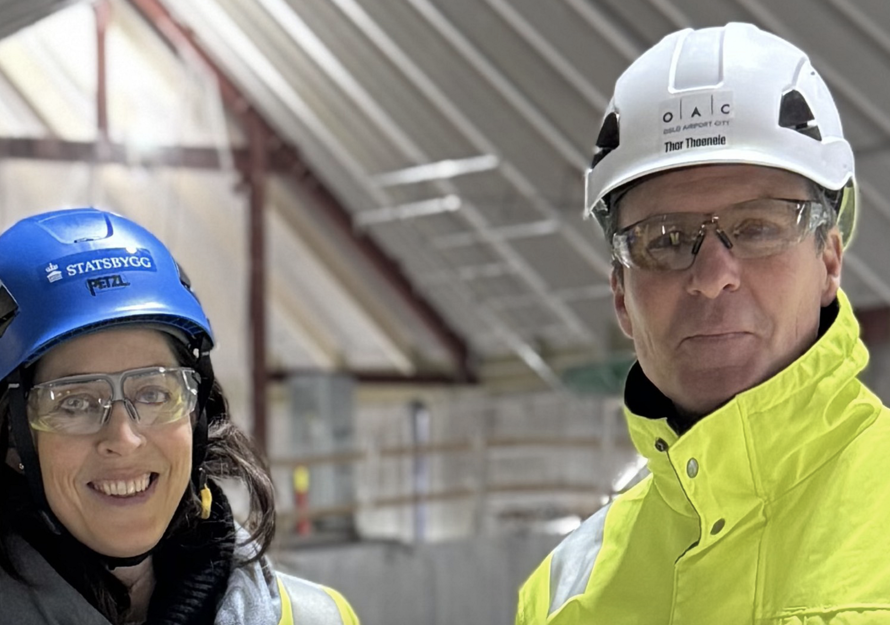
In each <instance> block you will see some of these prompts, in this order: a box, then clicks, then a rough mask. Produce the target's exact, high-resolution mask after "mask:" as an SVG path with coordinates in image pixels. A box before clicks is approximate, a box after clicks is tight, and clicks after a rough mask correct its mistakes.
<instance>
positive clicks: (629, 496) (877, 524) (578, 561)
mask: <svg viewBox="0 0 890 625" xmlns="http://www.w3.org/2000/svg"><path fill="white" fill-rule="evenodd" d="M838 304H839V309H838V312H837V317H836V319H835V320H834V322H833V323H831V325H830V327H828V329H827V330H826V331H825V332H824V334H823V335H822V336H821V337H820V339H819V340H818V341H817V342H816V344H815V345H814V346H813V347H812V348H810V349H809V350H808V351H807V352H806V353H805V354H804V355H803V356H801V357H800V358H799V359H798V360H797V361H795V362H794V363H792V364H791V365H790V366H789V367H787V368H786V369H784V370H783V371H780V372H779V373H778V374H776V375H775V376H774V377H773V378H771V379H769V380H767V381H766V382H764V383H763V384H761V385H759V386H757V387H755V388H753V389H750V390H748V391H745V392H743V393H740V394H739V395H738V396H736V397H735V398H734V399H733V400H732V401H730V402H729V403H728V404H726V405H724V406H722V407H721V408H719V409H718V410H717V411H715V412H713V413H712V414H710V415H708V416H707V417H706V418H704V419H702V420H701V421H700V422H698V423H697V424H696V425H695V426H693V427H692V429H691V430H689V431H688V432H686V433H685V434H684V435H683V436H678V435H677V434H676V433H675V432H674V430H673V429H672V428H671V427H670V426H669V425H668V424H667V422H666V419H663V418H661V419H659V418H645V417H642V416H638V415H635V414H632V413H631V412H630V411H629V410H626V412H625V416H626V418H627V422H628V427H629V430H630V434H631V438H632V440H633V442H634V445H635V446H636V448H637V449H638V451H639V452H640V453H641V454H642V455H644V456H645V457H646V458H647V459H648V463H649V470H650V471H651V473H652V474H651V475H649V476H648V477H647V478H646V479H644V480H643V481H642V482H640V483H639V484H638V485H637V486H635V487H634V488H632V489H631V490H630V491H628V492H627V493H625V494H623V495H621V496H620V497H618V498H617V499H615V500H614V501H613V502H612V503H611V504H609V505H608V506H607V507H606V508H603V509H602V510H600V511H599V512H597V513H596V514H595V515H593V516H592V517H591V518H589V519H588V520H587V521H585V523H583V524H582V525H581V527H580V528H579V529H578V530H576V531H575V532H574V533H573V534H571V535H570V536H568V537H567V538H566V540H565V541H563V542H562V543H561V544H560V545H559V546H558V547H557V548H556V549H555V550H554V551H553V552H552V553H551V554H550V555H549V556H548V557H547V558H546V559H545V560H544V562H543V563H542V564H541V565H540V567H538V569H537V570H536V571H535V572H534V573H533V574H532V576H531V577H530V578H529V580H528V581H527V582H526V583H525V585H524V586H523V588H522V590H521V591H520V597H519V609H518V614H517V618H516V623H517V625H543V624H545V623H546V624H547V625H581V624H584V625H600V624H608V625H624V624H628V625H629V624H631V623H633V624H637V623H646V624H647V625H660V624H664V625H667V624H681V625H682V624H690V625H698V624H702V623H720V624H721V625H734V624H739V625H747V624H752V625H753V624H756V625H823V624H831V625H841V624H843V625H866V624H869V625H871V624H875V623H878V624H880V623H890V486H888V480H890V477H888V476H890V411H888V409H887V408H885V407H884V406H883V405H882V404H881V402H880V400H879V399H878V398H877V397H876V396H875V395H874V394H872V393H871V392H870V391H869V390H868V389H866V388H865V387H864V386H863V385H862V384H861V383H860V382H859V380H858V379H857V377H856V376H857V375H858V374H859V372H860V371H861V370H862V369H863V368H864V367H865V365H866V364H867V362H868V353H867V351H866V349H865V346H864V345H863V344H862V343H861V341H860V340H859V326H858V324H857V322H856V320H855V318H854V317H853V313H852V310H851V307H850V303H849V301H848V300H847V298H846V297H845V295H844V294H843V293H839V294H838ZM632 391H633V389H632V388H630V387H629V389H628V393H630V392H632ZM649 416H650V417H652V415H649Z"/></svg>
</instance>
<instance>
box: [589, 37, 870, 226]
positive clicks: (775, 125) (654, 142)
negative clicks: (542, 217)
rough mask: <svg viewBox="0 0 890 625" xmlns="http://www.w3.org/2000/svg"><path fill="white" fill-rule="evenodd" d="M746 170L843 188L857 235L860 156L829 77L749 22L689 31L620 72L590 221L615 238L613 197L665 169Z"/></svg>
mask: <svg viewBox="0 0 890 625" xmlns="http://www.w3.org/2000/svg"><path fill="white" fill-rule="evenodd" d="M718 163H745V164H751V165H763V166H766V167H776V168H779V169H784V170H787V171H791V172H795V173H797V174H800V175H801V176H804V177H805V178H808V179H810V180H812V181H813V182H815V183H816V184H818V185H820V186H822V187H824V188H825V189H828V190H830V191H837V192H839V193H838V201H837V209H838V212H839V214H838V223H839V225H840V228H841V233H842V236H843V240H844V243H846V242H847V241H848V240H849V238H850V235H851V233H852V230H853V221H854V217H855V214H856V204H857V197H856V196H857V186H856V183H855V177H854V172H853V150H852V148H851V147H850V144H849V143H848V142H847V141H846V140H845V139H844V135H843V130H842V129H841V120H840V116H839V115H838V111H837V107H836V106H835V103H834V100H833V99H832V97H831V93H829V91H828V87H827V86H826V84H825V81H823V80H822V77H821V76H820V75H819V74H818V73H817V72H816V70H815V69H813V67H812V65H810V60H809V58H808V57H807V55H806V54H805V53H804V52H803V51H801V50H800V49H799V48H797V47H795V46H794V45H792V44H790V43H788V42H787V41H785V40H784V39H780V38H779V37H776V36H775V35H772V34H770V33H766V32H764V31H762V30H760V29H759V28H757V27H756V26H753V25H751V24H739V23H731V24H727V25H726V26H723V27H720V28H703V29H701V30H692V29H686V30H681V31H678V32H675V33H672V34H670V35H668V36H666V37H665V38H664V39H662V40H661V41H660V42H659V43H658V44H656V45H655V46H654V47H652V48H651V49H649V50H648V51H646V52H645V53H644V54H643V55H642V56H640V58H638V59H637V60H636V61H634V63H633V64H632V65H631V66H630V67H629V68H628V69H627V70H626V71H625V72H624V73H623V74H622V75H621V77H620V78H619V79H618V82H617V83H616V85H615V95H614V96H613V97H612V100H611V102H610V103H609V106H608V108H607V109H606V114H605V117H604V119H603V124H602V127H601V128H600V132H599V136H598V138H597V141H596V147H595V150H594V156H593V163H592V164H591V166H590V169H588V170H587V173H586V175H585V214H586V215H594V216H595V217H596V218H597V219H598V220H599V222H600V224H601V225H603V227H604V229H606V231H607V232H608V231H609V228H608V227H607V224H608V222H609V219H610V216H611V215H610V210H611V206H610V205H609V194H610V193H611V192H612V191H615V190H616V189H619V188H620V187H622V186H624V185H626V184H628V183H630V182H632V181H634V180H637V179H640V178H642V177H643V176H647V175H649V174H654V173H657V172H663V171H667V170H671V169H677V168H680V167H689V166H694V165H707V164H718Z"/></svg>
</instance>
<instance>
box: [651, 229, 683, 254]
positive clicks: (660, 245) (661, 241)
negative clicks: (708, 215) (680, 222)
mask: <svg viewBox="0 0 890 625" xmlns="http://www.w3.org/2000/svg"><path fill="white" fill-rule="evenodd" d="M686 243H688V237H686V236H685V235H684V234H683V233H682V232H680V231H679V230H674V231H673V232H665V233H664V234H662V235H660V236H657V237H655V238H654V239H653V240H652V241H650V242H649V245H647V247H648V248H649V249H650V250H666V249H674V248H678V247H680V246H682V245H684V244H686Z"/></svg>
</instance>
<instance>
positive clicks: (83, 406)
mask: <svg viewBox="0 0 890 625" xmlns="http://www.w3.org/2000/svg"><path fill="white" fill-rule="evenodd" d="M199 380H200V376H199V375H198V374H197V373H196V372H195V371H194V370H193V369H187V368H179V367H173V368H171V367H145V368H141V369H130V370H128V371H121V372H120V373H113V374H104V373H91V374H86V375H76V376H70V377H65V378H59V379H57V380H51V381H49V382H43V383H41V384H36V385H35V386H34V387H33V388H31V390H30V392H29V393H28V422H29V423H30V425H31V428H32V429H34V430H40V431H43V432H56V433H60V434H94V433H96V432H98V431H99V430H101V429H102V427H103V426H104V425H105V423H106V422H107V421H108V418H109V415H110V414H111V407H112V405H113V404H114V402H116V401H121V402H123V403H124V406H126V409H127V413H128V414H129V415H130V418H131V419H132V420H133V421H134V422H135V423H136V424H137V425H138V427H140V428H145V427H153V426H157V425H164V424H166V423H172V422H174V421H179V420H180V419H183V418H185V417H187V416H188V415H190V414H191V413H192V411H194V409H195V406H196V404H197V400H198V382H199Z"/></svg>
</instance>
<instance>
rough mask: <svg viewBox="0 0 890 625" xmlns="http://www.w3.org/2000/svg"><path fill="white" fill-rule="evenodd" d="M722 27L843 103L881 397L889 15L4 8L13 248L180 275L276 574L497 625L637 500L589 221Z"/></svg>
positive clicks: (600, 6) (886, 333) (603, 280)
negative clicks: (200, 310)
mask: <svg viewBox="0 0 890 625" xmlns="http://www.w3.org/2000/svg"><path fill="white" fill-rule="evenodd" d="M728 21H748V22H753V23H756V24H758V25H759V26H760V27H762V28H764V29H766V30H769V31H772V32H775V33H777V34H779V35H781V36H783V37H786V38H788V39H789V40H791V41H793V42H795V43H797V44H799V45H800V46H801V47H802V48H803V49H805V50H807V51H809V52H810V54H811V57H812V59H813V62H814V64H815V65H816V67H818V68H819V69H820V71H821V73H822V75H823V76H824V77H825V79H826V81H827V83H828V84H829V86H830V87H831V89H832V91H833V94H834V96H835V99H836V100H837V103H838V106H839V108H840V110H841V116H842V119H843V122H844V130H845V133H846V135H847V137H848V138H849V140H850V141H851V143H852V145H853V147H854V149H855V151H856V157H857V175H858V181H859V184H860V189H861V195H862V209H861V212H860V217H859V224H858V230H857V235H856V240H855V242H854V244H853V246H852V248H851V249H850V250H849V251H848V252H847V253H846V255H845V269H844V276H843V288H844V289H845V291H846V292H847V293H848V294H849V296H850V298H851V300H852V302H853V304H854V306H855V307H856V309H857V312H858V314H859V319H860V321H861V323H862V326H863V335H864V338H865V340H866V342H867V344H868V345H869V347H870V350H871V352H872V365H871V367H870V369H869V370H868V372H867V379H868V382H869V383H871V384H872V387H873V388H874V389H875V390H876V391H877V392H879V393H880V394H882V395H883V396H884V397H890V347H888V346H890V273H888V271H887V268H888V267H890V244H888V243H887V242H888V241H890V176H888V175H887V172H888V171H890V3H887V2H885V1H884V0H855V1H854V0H784V1H782V2H769V1H768V0H548V1H547V2H541V1H540V0H96V1H92V2H91V1H87V0H83V1H71V0H65V1H58V0H55V1H54V0H27V1H26V0H2V1H0V36H2V37H3V39H2V41H0V227H2V228H3V229H5V228H6V227H8V226H10V225H11V224H13V223H14V222H15V221H17V220H18V219H20V218H22V217H24V216H26V215H29V214H33V213H35V212H38V211H42V210H49V209H52V208H58V207H64V206H81V205H95V206H99V207H102V208H107V209H110V210H113V211H115V212H118V213H121V214H123V215H125V216H128V217H130V218H132V219H134V220H136V221H138V222H140V223H142V224H143V225H144V226H146V227H147V228H149V229H150V230H152V231H153V232H154V233H156V234H157V235H158V236H159V237H160V238H161V239H162V240H163V241H164V242H165V243H166V244H167V245H168V246H169V247H170V248H171V250H172V251H173V253H174V255H175V256H176V257H177V259H178V261H179V263H180V264H181V265H182V266H183V267H184V268H185V269H186V271H187V272H188V274H189V276H190V278H191V281H192V284H193V285H194V287H195V290H196V292H197V294H198V296H199V297H200V299H201V301H202V303H203V305H204V306H205V309H206V310H207V311H208V313H209V316H210V319H211V322H212V323H213V327H214V332H215V334H216V339H217V346H216V348H215V350H214V354H213V358H214V367H215V369H216V372H217V375H218V376H219V378H220V379H221V381H222V383H223V386H224V388H225V389H226V392H227V394H228V396H229V399H230V402H231V405H232V414H233V416H234V419H235V420H236V421H237V422H238V423H239V424H240V425H241V426H242V427H243V428H244V429H245V430H247V431H249V432H250V433H251V434H252V435H253V436H254V438H255V440H256V441H257V443H258V445H260V446H261V447H262V448H263V449H264V450H265V451H266V454H267V457H268V459H269V462H270V465H271V467H272V471H273V475H274V478H275V481H276V487H277V495H278V499H277V507H278V523H279V525H278V535H277V539H276V553H275V556H274V557H275V561H276V563H277V564H278V565H279V566H280V567H281V568H282V569H284V570H288V571H292V572H294V573H296V574H297V575H300V576H303V577H307V578H309V579H313V580H315V581H318V582H321V583H326V584H329V585H331V586H334V587H336V588H337V589H339V590H340V591H342V592H343V593H344V594H345V595H346V596H347V597H348V598H349V599H350V601H351V602H352V604H353V605H354V607H355V608H356V610H357V612H358V613H359V615H360V616H361V618H362V622H363V623H364V624H365V625H403V624H404V625H408V624H417V623H424V624H429V625H446V624H451V623H480V624H481V623H485V624H492V625H507V624H508V623H512V622H513V610H514V609H515V593H516V589H517V587H518V585H519V583H520V582H521V581H522V580H523V579H524V578H525V577H526V576H527V575H528V574H529V573H530V572H531V570H532V569H533V568H534V566H535V565H536V564H537V563H538V562H540V560H541V559H542V558H543V557H544V556H545V555H546V554H547V552H548V551H549V550H550V549H552V548H553V547H554V546H555V545H556V544H557V542H558V541H559V539H560V538H561V537H562V536H563V535H565V534H566V533H567V532H569V531H571V530H572V529H573V528H574V527H577V526H578V524H579V523H580V522H581V520H582V519H584V518H586V517H587V516H589V515H590V514H592V513H593V512H594V511H595V510H597V509H598V508H599V507H601V506H602V505H603V504H604V503H606V502H608V501H609V499H610V498H611V497H612V496H614V495H615V494H616V493H618V492H620V491H622V490H624V489H626V488H627V487H628V486H629V485H630V484H632V483H634V480H636V479H638V478H639V476H640V472H641V471H642V470H644V468H643V465H642V463H641V462H640V459H639V457H638V455H637V454H636V452H635V451H634V449H633V447H632V446H631V444H630V441H629V439H628V436H627V433H626V430H625V427H624V423H623V417H622V413H621V408H622V400H621V389H622V385H623V376H624V373H625V372H626V370H627V368H628V367H629V366H630V364H631V363H632V362H633V352H632V344H631V343H630V342H629V341H628V339H626V338H625V337H624V336H623V334H622V333H621V332H620V330H619V328H618V326H617V324H616V322H615V317H614V311H613V303H612V299H611V289H610V286H609V276H610V271H611V260H610V255H609V251H608V249H607V246H606V245H605V242H604V240H603V237H602V233H601V231H600V230H599V228H598V227H597V226H596V224H595V223H593V222H589V221H585V220H584V219H583V218H582V204H583V185H582V172H583V170H584V169H585V167H586V166H587V164H588V163H589V160H590V156H591V154H592V146H593V141H594V139H595V135H596V132H597V131H598V128H599V123H600V120H601V118H602V115H603V111H604V109H605V106H606V104H607V102H608V100H609V97H610V95H611V91H612V88H613V85H614V82H615V80H616V79H617V77H618V76H619V74H620V73H621V72H622V71H623V70H624V69H625V68H626V67H627V66H628V65H629V64H630V62H631V61H632V60H633V59H635V58H636V57H637V56H639V54H641V53H642V52H643V51H644V50H645V49H646V48H648V47H649V46H650V45H652V44H654V43H655V42H656V41H658V40H659V39H660V38H661V37H662V36H664V35H665V34H667V33H669V32H671V31H673V30H676V29H679V28H684V27H688V26H692V27H703V26H708V25H718V24H724V23H726V22H728ZM232 498H233V501H234V502H235V504H236V508H237V505H238V504H239V492H238V490H237V488H236V487H234V486H233V487H232Z"/></svg>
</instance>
